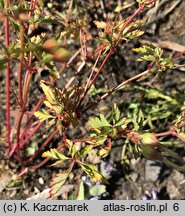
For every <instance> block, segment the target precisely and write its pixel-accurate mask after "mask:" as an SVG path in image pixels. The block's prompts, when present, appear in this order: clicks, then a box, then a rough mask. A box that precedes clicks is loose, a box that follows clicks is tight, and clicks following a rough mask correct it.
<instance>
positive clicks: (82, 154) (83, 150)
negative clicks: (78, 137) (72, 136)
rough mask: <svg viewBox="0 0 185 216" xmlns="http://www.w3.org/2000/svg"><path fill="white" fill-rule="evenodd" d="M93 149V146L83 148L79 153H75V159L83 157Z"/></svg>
mask: <svg viewBox="0 0 185 216" xmlns="http://www.w3.org/2000/svg"><path fill="white" fill-rule="evenodd" d="M93 148H94V145H87V146H85V148H83V149H82V150H81V151H80V152H77V155H76V154H75V157H77V158H80V157H83V156H85V155H86V154H87V153H88V152H90V151H91V150H92V149H93Z"/></svg>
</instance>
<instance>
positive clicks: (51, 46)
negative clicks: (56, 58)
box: [42, 38, 58, 53]
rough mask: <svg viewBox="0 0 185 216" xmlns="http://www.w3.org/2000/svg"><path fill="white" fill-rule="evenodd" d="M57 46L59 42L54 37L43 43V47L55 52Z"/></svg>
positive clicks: (45, 49) (47, 50)
mask: <svg viewBox="0 0 185 216" xmlns="http://www.w3.org/2000/svg"><path fill="white" fill-rule="evenodd" d="M57 48H58V43H57V41H56V40H55V39H54V38H50V39H48V40H46V41H45V42H44V43H43V45H42V49H43V50H44V51H46V52H49V53H54V52H55V51H56V49H57Z"/></svg>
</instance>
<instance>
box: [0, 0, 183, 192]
mask: <svg viewBox="0 0 185 216" xmlns="http://www.w3.org/2000/svg"><path fill="white" fill-rule="evenodd" d="M136 3H137V5H138V7H137V9H136V10H135V12H133V14H132V15H131V16H129V17H128V18H127V19H125V20H120V19H118V17H119V13H121V9H119V7H118V8H117V9H116V12H114V13H115V14H116V15H114V19H111V20H110V19H107V21H106V22H105V21H101V20H94V24H95V26H96V30H97V31H98V32H99V38H98V39H97V40H98V43H96V44H98V45H96V47H94V46H93V47H91V46H90V44H91V43H93V40H94V38H93V37H92V36H91V33H90V31H89V28H88V25H89V23H88V20H87V19H86V18H85V17H86V14H85V13H84V12H81V11H78V9H77V7H75V6H74V5H73V3H72V1H71V3H70V6H69V8H68V10H67V11H66V12H62V13H59V12H56V11H52V10H51V11H49V12H48V11H47V13H46V12H45V11H44V10H43V7H44V3H43V2H42V0H31V1H29V2H28V1H24V0H23V1H10V0H1V9H0V20H1V23H2V22H3V21H5V22H4V30H5V31H4V32H5V43H4V45H3V47H2V50H1V53H0V62H1V65H4V67H5V68H6V128H7V152H8V155H9V159H10V160H11V159H15V160H17V161H18V163H19V166H20V167H21V170H20V174H19V176H21V175H23V174H26V173H27V172H29V171H34V170H36V169H39V168H40V167H41V166H43V165H44V164H45V163H46V162H48V161H49V160H52V161H53V160H55V162H54V163H53V164H52V165H51V169H52V167H53V166H57V165H59V164H61V163H66V167H67V168H66V169H65V170H64V171H63V172H61V173H58V174H57V176H56V177H54V178H53V179H52V180H51V183H50V187H51V196H53V195H58V194H59V193H60V192H61V188H62V186H63V185H64V184H65V182H66V180H67V179H68V177H69V175H70V173H71V172H73V169H74V166H76V165H77V166H78V167H80V168H81V169H82V170H83V171H84V172H85V173H86V174H87V175H88V176H89V177H90V180H91V181H92V182H103V183H105V184H108V180H107V179H106V178H105V177H104V176H103V175H102V174H101V173H100V172H99V171H98V168H97V167H96V166H95V165H94V164H91V163H88V162H86V157H87V155H88V154H89V153H90V152H91V151H92V150H94V149H97V155H98V157H100V158H105V157H107V156H108V155H109V154H110V152H111V148H112V142H113V141H114V140H117V139H124V140H125V143H123V147H124V156H126V155H127V151H132V153H133V156H135V157H138V156H142V155H143V156H144V157H145V158H146V159H149V160H159V161H162V162H163V163H165V164H167V165H168V166H170V167H173V168H175V169H177V170H179V171H181V172H184V171H185V167H184V161H183V159H182V158H181V157H180V156H179V155H178V154H176V153H175V152H173V151H172V150H170V149H169V148H168V147H167V146H165V145H164V144H163V143H161V142H160V139H161V138H162V137H165V136H173V137H174V138H176V139H178V140H180V141H181V142H185V133H184V126H185V121H184V117H185V114H184V112H185V111H184V110H185V108H184V107H183V106H182V107H181V113H178V119H176V120H174V121H173V122H172V123H171V127H170V128H169V129H168V130H166V131H162V132H161V133H156V131H157V130H152V132H151V130H150V128H146V127H145V128H143V125H144V124H145V123H146V121H145V120H146V118H145V114H144V113H143V112H142V111H141V110H139V111H138V112H137V114H136V116H135V117H133V118H131V117H129V116H126V111H125V113H122V112H121V111H120V109H119V108H118V106H119V105H118V104H115V103H114V104H113V105H112V104H110V106H112V110H111V112H110V113H109V114H108V115H107V116H105V115H103V114H102V113H101V112H100V113H99V114H98V115H97V116H94V118H92V116H91V118H89V121H88V123H87V124H85V123H84V116H85V118H87V116H88V113H89V111H90V110H93V109H94V108H95V107H96V106H97V105H99V104H100V102H102V101H103V100H105V101H106V98H107V97H109V96H111V95H113V93H115V95H116V92H118V91H119V90H121V89H123V87H124V86H126V85H128V84H131V83H133V82H134V81H138V82H142V81H143V80H150V79H152V78H151V77H152V76H155V77H157V76H160V75H161V74H164V73H167V70H173V69H174V68H175V60H176V59H178V58H180V57H181V56H182V55H184V54H185V50H184V51H182V52H181V53H176V54H175V55H173V56H172V55H170V56H167V55H166V54H165V53H164V51H163V50H162V49H161V48H159V47H157V46H156V45H154V44H152V43H147V44H145V45H143V46H141V47H139V48H134V49H133V51H134V52H135V53H139V54H140V58H139V59H138V63H139V62H143V61H144V62H148V68H147V69H146V70H145V71H144V72H139V71H138V74H137V75H134V76H132V77H131V78H129V79H127V80H123V81H122V82H121V83H120V84H118V85H116V86H115V87H112V88H111V89H106V92H104V93H103V94H101V95H99V97H97V98H96V99H94V101H92V100H90V99H89V98H90V96H91V95H90V94H91V92H92V88H93V87H94V85H95V84H96V82H97V80H98V78H99V77H100V75H101V74H102V73H103V69H104V67H105V65H106V64H107V63H108V61H109V59H110V57H111V56H112V55H113V54H114V53H115V52H118V49H117V48H118V47H120V46H124V45H125V44H128V43H130V41H132V40H135V39H137V38H138V37H140V36H141V35H143V34H144V31H142V30H141V27H142V26H143V25H144V24H145V22H146V19H142V20H139V19H138V17H139V16H138V15H139V14H140V13H142V14H145V13H146V11H147V10H148V8H151V7H153V5H154V4H155V0H136ZM69 14H70V15H69ZM47 24H55V25H62V29H63V31H61V32H59V33H58V34H55V35H53V36H51V34H47V33H40V34H35V31H36V30H37V29H39V27H40V26H42V25H47ZM11 32H13V33H14V37H13V38H12V37H11V34H10V33H11ZM73 43H74V44H75V45H76V46H75V47H78V48H77V49H74V50H72V49H71V47H74V46H72V44H73ZM134 52H133V55H134ZM92 62H93V64H92ZM12 64H16V66H17V68H18V76H17V83H18V85H17V89H15V87H14V90H12V92H14V93H15V94H14V95H15V97H16V101H17V105H16V110H17V113H18V114H17V116H16V119H15V121H14V124H13V125H11V123H10V109H11V107H10V94H11V89H12V86H11V83H10V77H11V73H13V70H12V69H11V65H12ZM89 65H90V69H89ZM40 68H43V69H45V70H47V71H48V72H49V75H48V77H47V80H41V81H40V87H41V89H42V92H43V93H42V94H40V95H37V99H35V98H34V99H32V97H34V95H33V94H32V92H31V90H30V89H31V86H32V85H33V84H34V83H33V82H35V81H34V80H35V79H33V77H35V76H36V75H37V74H38V73H39V69H40ZM69 68H72V70H74V68H75V70H76V71H75V72H74V76H71V78H70V79H69V80H68V81H67V82H66V83H65V84H64V86H61V85H60V87H59V85H58V84H57V83H58V82H59V81H60V80H61V79H63V77H62V74H63V73H64V72H66V73H67V71H68V70H69ZM82 73H83V76H82V75H81V74H82ZM76 79H78V80H79V79H81V80H83V82H80V83H82V84H81V85H80V84H77V83H78V82H76ZM146 91H148V92H147V93H148V95H149V94H150V96H153V98H155V97H156V98H162V99H164V100H166V101H167V102H169V103H170V104H172V105H174V106H179V104H178V101H177V100H175V99H172V98H170V97H169V96H166V95H164V94H162V93H160V92H159V91H158V90H157V89H149V90H146ZM156 95H157V96H156ZM120 100H121V99H120ZM33 101H34V102H35V103H34V102H33ZM159 112H160V110H159ZM25 115H27V116H28V119H27V122H26V123H24V124H23V118H24V116H25ZM123 116H124V117H123ZM81 125H83V127H84V128H85V130H86V136H85V137H81V138H77V139H76V138H75V137H72V138H69V137H70V136H69V134H70V130H80V127H82V126H81ZM42 128H45V129H48V128H49V129H50V130H49V131H51V132H50V134H48V132H47V133H46V134H45V136H44V137H47V138H45V140H42V143H41V144H39V146H38V148H37V149H35V150H34V151H33V152H32V153H31V154H30V153H29V154H26V153H25V152H27V150H28V149H29V148H30V147H31V146H32V137H34V136H35V135H36V134H37V132H38V131H39V130H40V129H42ZM42 131H43V130H42ZM55 137H57V138H58V139H57V140H60V141H57V142H58V144H57V146H56V144H55V147H52V145H51V144H52V140H53V139H54V138H55ZM159 138H160V139H159ZM48 146H50V149H49V150H48ZM46 147H47V150H46ZM41 156H42V157H43V158H44V160H42V161H41V162H40V163H39V164H35V159H37V158H40V157H41ZM169 158H172V159H173V160H171V159H169ZM174 160H176V161H177V162H178V163H176V162H174Z"/></svg>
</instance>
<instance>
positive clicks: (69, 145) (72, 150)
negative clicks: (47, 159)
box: [66, 139, 76, 157]
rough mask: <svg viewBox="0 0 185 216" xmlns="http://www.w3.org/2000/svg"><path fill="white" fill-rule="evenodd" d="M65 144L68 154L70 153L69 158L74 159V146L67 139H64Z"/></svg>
mask: <svg viewBox="0 0 185 216" xmlns="http://www.w3.org/2000/svg"><path fill="white" fill-rule="evenodd" d="M66 144H67V146H68V148H69V153H70V155H71V157H74V156H75V154H76V147H75V145H74V144H73V142H72V141H71V140H69V139H66Z"/></svg>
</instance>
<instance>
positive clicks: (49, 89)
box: [40, 80, 56, 104]
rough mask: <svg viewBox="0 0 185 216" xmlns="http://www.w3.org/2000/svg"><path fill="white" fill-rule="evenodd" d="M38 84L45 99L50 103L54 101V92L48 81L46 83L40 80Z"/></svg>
mask: <svg viewBox="0 0 185 216" xmlns="http://www.w3.org/2000/svg"><path fill="white" fill-rule="evenodd" d="M40 86H41V88H42V90H43V92H44V94H45V95H46V99H47V100H48V101H49V102H50V103H51V104H53V103H56V94H55V91H54V87H53V86H52V85H51V84H50V83H46V82H45V81H44V80H41V81H40Z"/></svg>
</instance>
